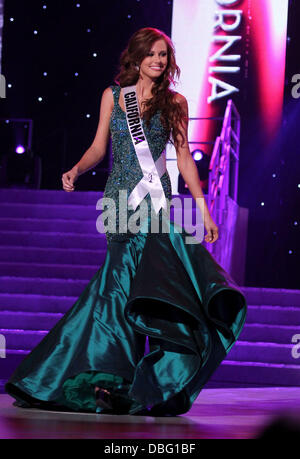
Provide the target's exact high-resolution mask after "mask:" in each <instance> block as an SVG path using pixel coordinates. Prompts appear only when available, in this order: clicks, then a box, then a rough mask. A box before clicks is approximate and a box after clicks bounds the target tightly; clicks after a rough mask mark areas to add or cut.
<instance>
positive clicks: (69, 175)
mask: <svg viewBox="0 0 300 459" xmlns="http://www.w3.org/2000/svg"><path fill="white" fill-rule="evenodd" d="M78 177H79V174H78V173H77V172H76V170H74V168H73V169H71V170H70V171H68V172H65V173H64V174H63V176H62V183H63V189H64V190H65V191H74V190H75V187H74V183H75V182H76V180H77V179H78Z"/></svg>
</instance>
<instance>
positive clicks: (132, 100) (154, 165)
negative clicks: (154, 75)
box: [122, 86, 167, 214]
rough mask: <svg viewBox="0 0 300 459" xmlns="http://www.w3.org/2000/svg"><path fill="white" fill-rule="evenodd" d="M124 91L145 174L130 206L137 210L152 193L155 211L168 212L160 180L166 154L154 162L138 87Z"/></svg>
mask: <svg viewBox="0 0 300 459" xmlns="http://www.w3.org/2000/svg"><path fill="white" fill-rule="evenodd" d="M122 91H123V97H124V105H125V111H126V119H127V124H128V129H129V132H130V136H131V139H132V143H133V146H134V149H135V152H136V155H137V158H138V161H139V163H140V166H141V169H142V171H143V174H144V176H143V178H142V179H141V180H140V181H139V183H138V184H137V185H136V187H135V188H134V189H133V190H132V192H131V193H130V195H129V198H128V204H130V205H131V206H132V207H133V209H134V210H135V209H136V208H137V206H138V205H139V204H140V203H141V201H142V200H143V199H144V197H145V196H146V195H147V193H150V196H151V199H152V202H153V207H154V210H155V212H156V214H158V212H159V210H160V209H161V208H162V207H163V208H164V209H165V210H167V201H166V196H165V193H164V189H163V187H162V184H161V180H160V177H161V176H162V175H163V174H164V173H165V172H166V170H167V167H166V153H165V151H163V152H162V154H161V155H160V157H159V158H158V159H157V160H156V161H155V162H154V159H153V157H152V154H151V151H150V148H149V145H148V142H147V139H146V136H145V134H144V130H143V126H142V121H141V117H140V111H139V104H138V99H137V94H136V87H135V86H127V87H125V88H122Z"/></svg>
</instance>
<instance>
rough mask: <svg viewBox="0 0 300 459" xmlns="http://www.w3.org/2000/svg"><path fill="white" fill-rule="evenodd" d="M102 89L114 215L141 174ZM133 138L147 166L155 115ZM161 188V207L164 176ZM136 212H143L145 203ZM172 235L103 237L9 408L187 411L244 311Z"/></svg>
mask: <svg viewBox="0 0 300 459" xmlns="http://www.w3.org/2000/svg"><path fill="white" fill-rule="evenodd" d="M111 88H112V91H113V95H114V109H113V112H112V116H111V121H110V130H111V136H112V147H113V157H114V163H113V168H112V171H111V173H110V175H109V178H108V180H107V183H106V188H105V192H104V197H109V198H113V199H114V200H115V202H116V205H117V207H118V200H119V194H118V193H119V190H127V191H128V196H129V193H130V191H131V190H132V189H133V188H134V187H135V186H136V184H137V183H138V182H139V181H140V179H141V178H142V176H143V174H142V170H141V168H140V166H139V163H138V159H137V156H136V153H135V150H134V147H133V144H132V141H131V137H130V134H129V131H128V128H127V121H126V115H125V112H124V111H123V110H122V109H121V107H120V105H119V103H118V101H119V95H120V87H119V86H116V85H114V86H111ZM143 128H144V132H145V135H146V137H147V140H148V144H149V147H150V150H151V153H152V155H153V158H154V160H156V159H157V158H158V157H159V156H160V154H161V153H162V151H163V150H164V149H165V146H166V142H167V136H166V132H165V130H164V128H163V126H162V123H161V121H160V112H159V111H158V112H157V113H156V114H155V115H154V116H153V117H152V118H151V122H150V126H147V124H146V123H145V122H144V121H143ZM161 182H162V185H163V189H164V192H165V195H166V197H167V198H168V199H171V197H172V194H171V183H170V177H169V175H168V173H167V172H166V173H165V174H164V175H163V176H162V177H161ZM145 202H147V203H148V205H149V206H150V202H151V200H150V195H149V194H148V195H147V196H146V197H145ZM130 212H131V213H133V210H132V211H130V210H128V218H129V216H130V215H129V214H130ZM117 216H118V213H117ZM159 217H160V218H161V212H160V214H159ZM141 220H142V218H141ZM172 229H174V226H173V225H172V222H171V227H170V232H169V233H166V232H164V233H163V232H159V233H151V232H148V233H145V232H141V231H139V232H137V233H136V234H134V233H132V232H128V233H114V232H110V233H109V232H108V233H106V237H107V253H106V257H105V260H104V262H103V264H102V266H101V267H100V268H99V269H98V271H97V272H96V274H95V275H94V277H93V278H92V279H91V281H90V282H89V284H88V285H87V286H86V288H85V289H84V291H83V292H82V294H81V295H80V297H79V298H78V299H77V301H76V302H75V304H74V305H73V306H72V307H71V308H70V309H69V311H68V312H67V313H66V314H65V315H64V316H63V317H62V318H61V319H60V320H59V322H58V323H57V324H56V325H55V326H54V327H53V328H52V329H51V330H50V332H49V333H48V334H47V335H46V336H45V337H44V339H43V340H42V341H41V342H40V343H39V344H38V345H37V346H36V347H35V348H34V349H33V350H32V352H31V353H30V354H28V356H26V358H25V359H24V360H23V361H22V362H21V364H20V365H19V366H18V367H17V369H16V370H15V372H14V373H13V375H12V376H11V378H10V380H9V381H8V382H7V383H6V385H5V390H6V392H7V393H9V394H10V395H11V396H12V397H14V398H15V399H16V402H15V404H16V405H18V406H21V407H39V408H43V409H56V410H57V409H61V410H75V411H83V412H84V411H88V412H99V413H101V412H103V409H102V408H100V407H97V406H96V401H95V391H94V389H95V386H100V387H103V388H107V389H109V391H110V392H111V393H112V394H113V395H112V397H113V406H114V410H113V413H116V414H117V413H123V414H126V413H128V414H139V413H145V412H146V413H149V415H154V416H155V415H176V414H182V413H185V412H187V411H188V410H189V409H190V407H191V405H192V403H193V402H194V400H195V399H196V397H197V396H198V394H199V392H200V391H201V389H202V388H203V386H204V385H205V383H206V382H207V381H208V379H209V378H210V376H211V375H212V373H213V372H214V371H215V370H216V368H217V367H218V366H219V364H220V363H221V361H222V360H223V359H224V358H225V357H226V355H227V354H228V352H229V350H230V348H231V347H232V346H233V344H234V343H235V341H236V340H237V338H238V336H239V334H240V332H241V330H242V327H243V325H244V322H245V317H246V309H247V305H246V300H245V297H244V295H243V294H242V292H241V291H240V290H239V288H238V286H237V285H236V284H235V282H234V281H233V280H232V279H231V277H230V276H229V274H228V273H226V272H225V271H224V270H223V269H222V267H221V266H220V265H219V264H218V263H217V262H216V260H215V259H214V258H213V257H212V256H211V255H210V253H209V252H208V251H207V250H206V249H205V247H204V246H203V245H202V244H201V243H198V244H186V243H185V239H184V236H185V234H186V233H185V231H184V230H183V231H182V233H179V232H175V231H172ZM146 343H147V344H146ZM233 377H234V376H233Z"/></svg>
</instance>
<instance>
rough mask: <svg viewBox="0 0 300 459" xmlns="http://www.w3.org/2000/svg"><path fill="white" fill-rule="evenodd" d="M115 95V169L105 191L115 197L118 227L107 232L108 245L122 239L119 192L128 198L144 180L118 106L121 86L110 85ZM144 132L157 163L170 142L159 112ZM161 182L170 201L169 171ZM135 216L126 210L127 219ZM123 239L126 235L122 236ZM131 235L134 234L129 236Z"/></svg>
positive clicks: (148, 199) (111, 120)
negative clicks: (120, 232)
mask: <svg viewBox="0 0 300 459" xmlns="http://www.w3.org/2000/svg"><path fill="white" fill-rule="evenodd" d="M111 89H112V92H113V96H114V108H113V110H112V114H111V119H110V132H111V139H112V154H113V166H112V170H111V172H110V174H109V176H108V179H107V182H106V186H105V190H104V195H103V197H104V198H112V199H113V200H114V202H115V205H116V217H117V219H116V222H117V228H116V233H115V232H106V238H107V242H110V241H111V240H113V239H116V238H119V235H118V223H119V219H118V214H119V212H118V210H119V191H120V190H126V191H127V197H128V196H129V194H130V193H131V191H132V190H133V189H134V187H135V186H136V185H137V184H138V182H139V181H140V180H141V179H142V177H143V172H142V169H141V167H140V164H139V161H138V158H137V155H136V152H135V149H134V146H133V144H132V140H131V137H130V133H129V130H128V126H127V120H126V113H125V112H124V111H123V110H122V108H121V107H120V105H119V97H120V91H121V88H120V86H117V85H115V86H111ZM142 124H143V129H144V133H145V135H146V137H147V141H148V145H149V148H150V151H151V154H152V156H153V159H154V161H156V160H157V159H158V158H159V157H160V155H161V153H162V152H163V150H164V149H165V147H166V143H167V141H168V135H167V133H166V130H165V129H164V127H163V125H162V123H161V120H160V111H157V112H156V113H155V114H154V115H153V116H152V118H151V119H150V125H149V127H148V126H147V123H146V122H145V121H143V120H142ZM161 183H162V186H163V189H164V192H165V196H166V198H167V199H171V197H172V191H171V181H170V177H169V174H168V172H167V171H166V172H165V173H164V174H163V176H162V177H161ZM145 200H146V201H147V203H148V204H149V205H150V203H151V198H150V195H149V193H148V194H147V196H146V197H145ZM132 213H134V211H133V210H130V209H128V210H127V218H130V215H131V214H132ZM123 236H124V234H123ZM128 236H132V234H131V235H130V234H128Z"/></svg>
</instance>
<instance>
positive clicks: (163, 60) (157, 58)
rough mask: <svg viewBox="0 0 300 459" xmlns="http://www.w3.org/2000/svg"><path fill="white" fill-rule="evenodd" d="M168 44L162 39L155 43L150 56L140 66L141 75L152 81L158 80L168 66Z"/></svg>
mask: <svg viewBox="0 0 300 459" xmlns="http://www.w3.org/2000/svg"><path fill="white" fill-rule="evenodd" d="M167 50H168V48H167V44H166V42H165V40H163V39H160V40H157V41H156V42H154V43H153V45H152V48H151V50H150V52H149V53H148V55H147V56H146V57H145V58H144V59H143V60H142V62H141V64H140V75H141V76H142V77H145V76H146V77H148V78H151V79H156V78H158V77H159V76H160V75H161V74H162V73H163V72H164V71H165V69H166V67H167V64H168V53H167Z"/></svg>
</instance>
